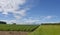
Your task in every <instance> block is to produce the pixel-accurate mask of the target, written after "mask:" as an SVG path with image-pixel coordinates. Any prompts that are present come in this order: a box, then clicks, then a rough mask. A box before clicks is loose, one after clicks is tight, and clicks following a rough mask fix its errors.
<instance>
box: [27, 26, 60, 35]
mask: <svg viewBox="0 0 60 35" xmlns="http://www.w3.org/2000/svg"><path fill="white" fill-rule="evenodd" d="M28 35H60V25H41V26H40V27H39V28H38V29H36V30H35V31H33V32H31V33H29V34H28Z"/></svg>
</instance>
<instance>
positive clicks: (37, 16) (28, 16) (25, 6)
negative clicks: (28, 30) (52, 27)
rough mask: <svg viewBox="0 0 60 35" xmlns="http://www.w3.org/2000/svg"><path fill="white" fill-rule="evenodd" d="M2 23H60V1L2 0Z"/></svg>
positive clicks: (0, 3) (0, 13) (0, 19)
mask: <svg viewBox="0 0 60 35" xmlns="http://www.w3.org/2000/svg"><path fill="white" fill-rule="evenodd" d="M0 21H6V22H7V23H8V24H12V23H17V24H41V23H47V22H48V23H49V22H50V23H52V22H53V23H55V22H60V0H0Z"/></svg>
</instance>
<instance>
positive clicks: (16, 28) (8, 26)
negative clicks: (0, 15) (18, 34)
mask: <svg viewBox="0 0 60 35" xmlns="http://www.w3.org/2000/svg"><path fill="white" fill-rule="evenodd" d="M38 26H39V25H11V24H0V31H27V32H31V31H33V30H35V29H36V28H37V27H38Z"/></svg>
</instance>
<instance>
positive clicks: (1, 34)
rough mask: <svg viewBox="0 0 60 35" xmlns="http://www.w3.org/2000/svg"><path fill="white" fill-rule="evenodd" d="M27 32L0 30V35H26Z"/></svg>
mask: <svg viewBox="0 0 60 35" xmlns="http://www.w3.org/2000/svg"><path fill="white" fill-rule="evenodd" d="M27 34H28V32H21V31H0V35H27Z"/></svg>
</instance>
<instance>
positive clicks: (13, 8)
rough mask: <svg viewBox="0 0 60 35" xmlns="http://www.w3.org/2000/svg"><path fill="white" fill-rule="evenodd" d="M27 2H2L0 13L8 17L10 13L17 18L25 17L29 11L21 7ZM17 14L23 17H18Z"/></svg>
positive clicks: (7, 0) (0, 2) (15, 0)
mask: <svg viewBox="0 0 60 35" xmlns="http://www.w3.org/2000/svg"><path fill="white" fill-rule="evenodd" d="M26 1H27V0H0V12H2V14H4V15H8V14H9V12H11V13H13V14H14V17H15V18H18V17H22V16H25V12H26V11H27V10H28V9H26V8H24V9H22V10H21V9H20V10H19V11H18V9H19V8H21V5H24V4H25V3H26ZM16 14H19V15H21V16H18V15H16Z"/></svg>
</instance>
